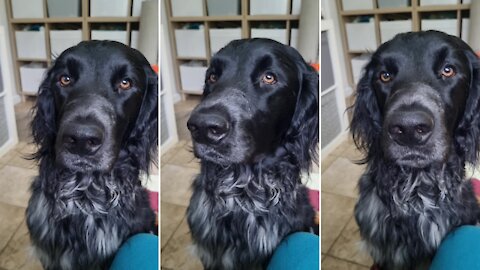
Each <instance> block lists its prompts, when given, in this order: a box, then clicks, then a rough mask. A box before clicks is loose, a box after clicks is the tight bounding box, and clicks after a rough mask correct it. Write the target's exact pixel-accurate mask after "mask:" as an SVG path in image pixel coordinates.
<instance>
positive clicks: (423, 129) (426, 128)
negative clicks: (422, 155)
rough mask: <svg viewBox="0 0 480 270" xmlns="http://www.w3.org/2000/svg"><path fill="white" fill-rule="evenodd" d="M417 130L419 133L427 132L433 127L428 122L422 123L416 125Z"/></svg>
mask: <svg viewBox="0 0 480 270" xmlns="http://www.w3.org/2000/svg"><path fill="white" fill-rule="evenodd" d="M415 131H416V132H417V133H419V134H425V133H428V132H430V131H431V127H430V126H428V125H427V124H421V125H417V126H416V127H415Z"/></svg>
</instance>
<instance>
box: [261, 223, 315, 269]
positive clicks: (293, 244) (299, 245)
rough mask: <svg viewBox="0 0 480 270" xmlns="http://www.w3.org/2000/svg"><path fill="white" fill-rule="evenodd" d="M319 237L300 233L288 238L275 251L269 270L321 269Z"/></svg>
mask: <svg viewBox="0 0 480 270" xmlns="http://www.w3.org/2000/svg"><path fill="white" fill-rule="evenodd" d="M319 239H320V238H319V237H318V235H315V234H311V233H305V232H298V233H293V234H291V235H289V236H287V237H286V238H285V239H284V240H283V241H282V242H281V243H280V245H279V246H278V247H277V249H276V250H275V252H274V254H273V256H272V259H271V260H270V263H269V265H268V268H267V269H268V270H281V269H289V270H308V269H315V270H316V269H319V258H320V255H319V252H320V247H319V243H320V242H319Z"/></svg>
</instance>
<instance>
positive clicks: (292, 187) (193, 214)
mask: <svg viewBox="0 0 480 270" xmlns="http://www.w3.org/2000/svg"><path fill="white" fill-rule="evenodd" d="M239 56H240V57H239ZM236 57H239V58H236ZM250 63H251V64H250ZM266 70H269V71H270V72H272V73H273V74H274V75H275V76H277V80H278V81H277V82H276V83H275V84H273V85H271V87H270V86H268V85H263V86H262V85H257V84H256V83H255V81H256V79H257V78H260V77H259V76H260V75H261V74H262V73H263V72H265V71H266ZM213 73H215V74H216V76H217V77H218V80H217V81H215V82H211V81H210V82H209V77H210V75H211V74H213ZM206 78H207V79H206V84H205V89H204V99H203V101H202V102H201V103H200V104H199V105H198V106H197V107H196V108H195V110H194V111H193V112H192V116H191V118H190V120H189V125H192V122H191V121H193V120H192V119H195V118H196V117H199V115H201V114H209V116H210V117H217V116H218V115H220V117H226V118H228V119H230V123H231V125H232V127H231V130H230V133H229V135H228V136H227V137H225V138H224V139H222V141H221V142H219V143H218V142H217V143H216V144H209V143H206V144H205V142H204V141H202V138H201V137H202V135H199V134H197V133H196V132H197V131H196V129H195V128H193V129H192V128H191V129H192V130H193V131H192V133H193V141H194V151H195V154H196V155H197V156H198V157H199V158H201V159H202V161H201V172H200V175H199V176H197V178H196V179H195V181H194V184H193V195H192V198H191V201H190V206H189V207H188V210H187V217H188V224H189V226H190V229H191V233H192V238H193V242H194V244H195V249H196V252H197V254H198V256H199V257H200V259H201V260H202V263H203V265H204V267H205V268H206V269H258V268H264V267H266V264H267V263H268V260H269V258H270V256H271V255H272V253H273V250H274V249H275V247H276V246H277V245H278V244H279V243H280V241H281V240H282V239H283V238H284V237H285V236H287V235H288V234H290V233H293V232H295V231H302V230H309V229H310V228H312V227H314V226H315V225H314V223H313V216H314V212H313V209H312V207H311V205H310V204H309V201H308V196H307V192H306V188H305V187H304V186H303V185H302V184H301V181H300V174H301V172H302V171H303V172H306V171H308V170H309V169H310V167H311V165H312V161H313V160H315V161H316V160H317V153H318V73H317V72H315V71H314V70H313V69H312V68H311V67H309V66H308V65H307V64H306V63H305V62H304V60H303V59H302V57H301V56H300V55H299V54H298V52H296V51H295V50H294V49H292V48H290V47H288V46H285V45H282V44H280V43H277V42H274V41H271V40H266V39H253V40H238V41H233V42H231V43H230V44H229V45H228V46H226V47H225V48H223V49H222V50H221V51H220V52H219V53H217V55H216V56H215V57H214V58H213V59H212V64H211V66H210V68H209V70H208V71H207V74H206ZM267 88H268V89H267ZM257 93H258V95H257V96H255V98H252V96H253V95H256V94H257ZM267 93H268V94H270V95H271V96H270V100H269V99H268V98H267ZM269 102H271V103H269ZM279 103H280V104H284V105H283V106H282V107H279V106H278V104H279ZM267 104H268V105H267ZM285 104H288V105H285ZM225 112H226V114H225V115H224V113H225ZM279 115H280V116H281V117H278V116H279ZM190 127H191V126H190ZM205 145H206V147H204V146H205ZM219 156H220V157H219Z"/></svg>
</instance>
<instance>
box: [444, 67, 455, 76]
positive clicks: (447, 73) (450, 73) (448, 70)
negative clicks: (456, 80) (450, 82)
mask: <svg viewBox="0 0 480 270" xmlns="http://www.w3.org/2000/svg"><path fill="white" fill-rule="evenodd" d="M442 76H443V77H447V78H450V77H453V76H455V69H454V68H453V67H452V66H445V67H444V68H443V69H442Z"/></svg>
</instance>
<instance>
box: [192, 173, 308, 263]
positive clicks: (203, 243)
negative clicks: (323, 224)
mask: <svg viewBox="0 0 480 270" xmlns="http://www.w3.org/2000/svg"><path fill="white" fill-rule="evenodd" d="M207 175H208V174H207ZM202 176H205V175H203V174H202ZM202 176H199V177H198V178H197V179H196V180H195V183H194V192H193V196H192V199H191V202H190V206H189V208H188V210H187V215H188V222H189V226H190V229H191V232H192V237H193V239H194V243H195V249H196V253H197V254H198V255H199V256H200V258H201V259H202V262H203V263H204V266H205V267H206V268H207V269H263V268H264V267H265V263H266V261H268V259H269V257H270V256H271V254H272V252H273V250H274V249H275V247H276V246H277V245H278V244H279V242H280V241H281V240H282V239H283V237H284V236H285V235H287V234H288V233H291V232H294V231H300V230H305V229H306V227H308V226H309V225H311V224H306V220H308V218H309V217H308V216H309V215H310V216H311V218H312V220H313V212H312V213H310V212H309V209H310V211H312V210H311V207H310V206H309V205H308V200H305V199H306V192H305V188H304V187H303V186H302V185H301V184H300V183H299V180H298V179H296V180H292V179H287V178H288V177H289V176H286V177H287V178H284V179H283V180H284V181H282V178H280V177H279V176H278V175H269V174H262V175H260V176H259V175H255V174H253V173H246V172H242V173H240V174H237V173H235V172H233V171H232V172H228V173H222V174H221V176H223V177H218V176H219V175H218V174H217V175H216V177H215V178H208V177H202ZM275 177H276V178H275ZM212 182H213V183H212ZM309 207H310V208H309Z"/></svg>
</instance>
